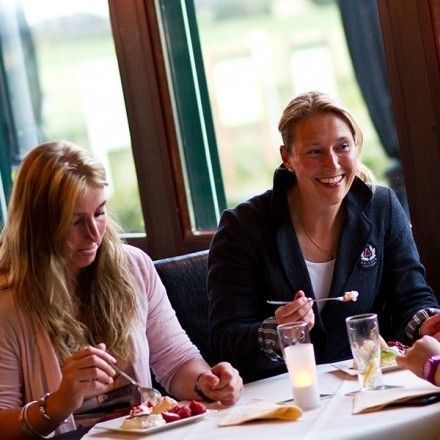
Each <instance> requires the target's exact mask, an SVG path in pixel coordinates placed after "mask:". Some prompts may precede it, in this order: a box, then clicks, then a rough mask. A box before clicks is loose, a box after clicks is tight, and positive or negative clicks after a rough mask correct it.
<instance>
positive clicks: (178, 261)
mask: <svg viewBox="0 0 440 440" xmlns="http://www.w3.org/2000/svg"><path fill="white" fill-rule="evenodd" d="M154 265H155V267H156V270H157V272H158V273H159V276H160V278H161V280H162V282H163V284H164V286H165V288H166V290H167V294H168V297H169V299H170V302H171V305H172V306H173V308H174V310H175V311H176V315H177V318H178V319H179V322H180V324H181V326H182V327H183V328H184V329H185V331H186V332H187V333H188V336H189V338H190V339H191V341H192V342H193V343H194V344H195V345H196V346H197V347H198V349H199V350H200V352H201V354H202V356H203V357H204V359H205V360H206V361H207V362H208V363H209V364H210V365H214V364H216V363H217V362H219V359H218V357H217V356H216V354H215V353H214V352H213V350H212V347H211V343H210V337H209V326H208V313H209V310H208V294H207V290H206V278H207V274H208V250H204V251H200V252H193V253H190V254H185V255H179V256H177V257H170V258H164V259H162V260H156V261H155V262H154Z"/></svg>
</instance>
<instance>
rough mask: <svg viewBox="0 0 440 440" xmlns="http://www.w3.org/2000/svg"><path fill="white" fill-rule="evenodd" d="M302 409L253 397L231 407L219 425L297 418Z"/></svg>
mask: <svg viewBox="0 0 440 440" xmlns="http://www.w3.org/2000/svg"><path fill="white" fill-rule="evenodd" d="M301 416H302V410H301V408H300V407H299V406H296V405H293V404H292V405H279V404H277V403H271V402H266V401H264V400H261V399H252V400H250V401H249V403H248V404H246V405H242V406H235V407H233V408H230V409H229V410H228V412H227V414H226V416H225V417H224V418H223V419H222V420H221V421H220V422H219V426H230V425H239V424H241V423H245V422H249V421H250V420H258V419H280V420H297V419H299V418H300V417H301Z"/></svg>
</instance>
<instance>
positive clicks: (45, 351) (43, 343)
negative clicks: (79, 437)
mask: <svg viewBox="0 0 440 440" xmlns="http://www.w3.org/2000/svg"><path fill="white" fill-rule="evenodd" d="M125 249H126V251H127V254H128V257H129V261H130V266H131V270H132V274H133V278H134V280H135V284H136V292H137V293H138V295H139V317H140V319H139V320H138V321H137V322H136V323H135V324H134V326H133V336H134V338H133V339H134V349H135V360H134V362H133V370H134V373H135V376H136V378H137V379H138V381H139V382H140V383H142V384H144V385H146V386H149V385H151V374H150V367H151V369H152V371H153V372H154V374H155V376H156V378H157V380H158V381H159V382H160V383H161V384H162V385H163V386H164V387H165V388H166V389H169V386H170V383H171V380H172V378H173V376H174V374H175V373H176V371H177V370H178V369H179V368H180V366H181V365H182V364H184V363H185V362H187V361H188V360H190V359H195V358H201V355H200V353H199V350H198V349H197V348H196V347H195V346H194V345H193V344H192V343H191V341H190V340H189V338H188V336H187V334H186V332H185V331H184V330H183V329H182V327H181V326H180V324H179V322H178V320H177V318H176V314H175V312H174V310H173V309H172V307H171V304H170V302H169V300H168V297H167V295H166V291H165V288H164V286H163V284H162V282H161V280H160V278H159V276H158V274H157V272H156V269H155V268H154V265H153V262H152V261H151V259H150V257H148V256H147V255H146V254H145V253H144V252H142V251H141V250H139V249H137V248H134V247H132V246H128V245H125ZM61 377H62V375H61V369H60V365H59V363H58V360H57V357H56V354H55V351H54V349H53V346H52V343H51V341H50V339H49V336H48V334H47V333H46V331H45V330H44V329H43V328H42V327H41V325H39V324H38V323H36V322H34V321H33V320H31V319H29V318H28V317H27V316H26V315H24V314H23V313H22V312H21V311H20V310H18V308H17V306H16V304H15V303H14V301H13V298H12V294H11V292H10V291H9V290H8V291H0V409H6V408H18V407H21V406H23V405H24V404H25V403H26V402H29V401H31V400H38V399H39V398H40V397H41V396H43V395H44V394H45V393H46V392H53V391H55V390H57V388H58V386H59V384H60V382H61ZM72 429H75V422H74V421H73V417H72V416H70V417H69V420H68V422H67V423H65V424H63V425H61V426H60V427H59V428H58V429H57V431H56V433H61V432H66V431H70V430H72Z"/></svg>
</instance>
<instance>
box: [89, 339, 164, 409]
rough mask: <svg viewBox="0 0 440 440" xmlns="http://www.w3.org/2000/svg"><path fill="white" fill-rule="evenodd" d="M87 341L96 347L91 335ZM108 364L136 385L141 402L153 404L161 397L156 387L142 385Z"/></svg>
mask: <svg viewBox="0 0 440 440" xmlns="http://www.w3.org/2000/svg"><path fill="white" fill-rule="evenodd" d="M89 341H90V343H91V344H92V345H93V346H94V347H96V345H97V344H96V343H95V341H94V340H93V338H92V337H91V336H90V337H89ZM110 366H111V367H112V368H113V370H115V371H116V372H117V373H119V374H120V375H121V376H123V377H125V378H126V379H127V380H128V381H129V382H130V383H131V384H132V385H135V386H136V387H137V389H138V391H139V394H140V395H141V399H142V402H146V401H150V402H151V403H153V404H154V403H157V401H158V400H159V399H160V398H161V397H162V394H161V392H160V391H158V390H156V388H148V387H144V386H143V385H141V384H140V383H139V382H138V381H137V380H135V379H133V378H132V377H131V376H130V375H129V374H127V373H126V372H125V371H124V370H122V369H121V368H119V367H118V366H117V365H115V364H110ZM142 402H141V403H142Z"/></svg>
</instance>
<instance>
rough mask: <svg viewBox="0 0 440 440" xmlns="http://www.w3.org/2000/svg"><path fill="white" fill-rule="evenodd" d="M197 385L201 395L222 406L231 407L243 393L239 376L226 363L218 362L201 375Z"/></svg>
mask: <svg viewBox="0 0 440 440" xmlns="http://www.w3.org/2000/svg"><path fill="white" fill-rule="evenodd" d="M197 383H198V386H199V388H200V389H201V391H202V393H203V394H205V395H206V396H207V397H209V398H210V399H212V400H216V401H220V402H221V403H222V404H223V405H233V404H234V403H235V402H237V400H238V399H239V398H240V396H241V393H242V391H243V380H242V379H241V377H240V374H239V373H238V371H237V370H236V369H235V368H233V367H232V365H231V364H229V363H228V362H220V363H219V364H217V365H214V366H213V367H212V368H211V370H210V371H206V372H204V373H202V374H201V375H200V376H199V379H198V381H197Z"/></svg>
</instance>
